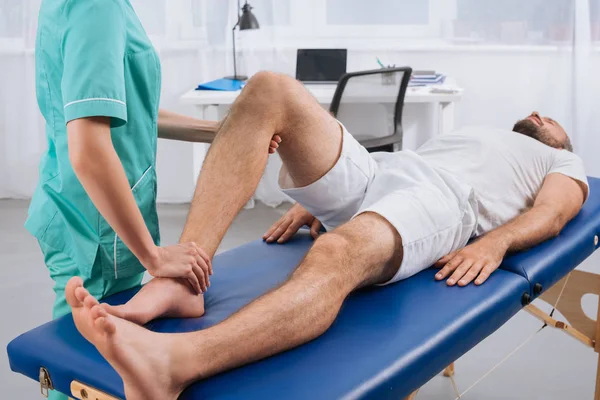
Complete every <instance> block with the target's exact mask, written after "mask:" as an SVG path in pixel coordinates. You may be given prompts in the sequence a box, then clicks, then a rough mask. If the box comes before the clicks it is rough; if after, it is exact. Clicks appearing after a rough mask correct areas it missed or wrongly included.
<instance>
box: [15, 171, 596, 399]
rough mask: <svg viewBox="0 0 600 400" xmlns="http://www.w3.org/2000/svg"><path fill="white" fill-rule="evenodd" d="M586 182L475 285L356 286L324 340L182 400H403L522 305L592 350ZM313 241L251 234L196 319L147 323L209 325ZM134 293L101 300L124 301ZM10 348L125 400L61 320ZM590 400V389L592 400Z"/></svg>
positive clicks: (591, 212) (90, 394)
mask: <svg viewBox="0 0 600 400" xmlns="http://www.w3.org/2000/svg"><path fill="white" fill-rule="evenodd" d="M590 186H591V193H592V196H591V197H590V199H589V200H588V201H587V203H586V204H585V206H584V208H583V209H582V211H581V212H580V214H579V215H578V216H577V217H576V218H575V219H574V220H573V221H571V222H570V223H569V225H568V226H567V227H566V228H565V229H564V230H563V231H562V232H561V234H560V235H559V236H558V237H556V238H554V239H551V240H549V241H547V242H545V243H542V244H541V245H539V246H537V247H535V248H533V249H530V250H528V251H526V252H522V253H519V254H515V255H512V256H509V257H507V258H506V260H505V261H504V263H503V264H502V266H501V268H500V269H499V270H497V271H496V272H495V273H494V274H493V275H492V277H491V278H490V279H489V280H488V282H486V283H485V284H484V285H482V286H480V287H476V286H474V285H469V286H468V287H465V288H459V287H448V286H446V284H445V283H444V282H436V281H435V280H434V278H433V275H434V273H435V271H434V270H431V269H430V270H425V271H423V272H421V273H419V274H418V275H416V276H414V277H413V278H411V279H408V280H405V281H402V282H399V283H397V284H394V285H390V286H386V287H383V288H372V289H366V290H362V291H358V292H356V293H354V294H352V295H351V296H350V297H349V298H348V299H347V301H346V302H345V304H344V306H343V308H342V311H341V313H340V315H339V317H338V318H337V320H336V321H335V323H334V324H333V326H332V327H331V329H330V330H328V331H327V332H326V333H325V334H324V335H323V336H321V337H319V338H318V339H316V340H314V341H312V342H310V343H308V344H305V345H303V346H301V347H298V348H296V349H293V350H291V351H288V352H285V353H283V354H279V355H276V356H273V357H270V358H268V359H265V360H263V361H260V362H256V363H253V364H250V365H247V366H245V367H241V368H237V369H235V370H232V371H229V372H226V373H222V374H220V375H217V376H215V377H212V378H210V379H207V380H204V381H201V382H197V383H196V384H194V385H192V386H191V387H189V388H188V389H187V390H186V391H185V392H184V393H183V395H182V397H181V398H182V399H184V400H185V399H240V398H244V399H308V398H310V399H336V398H345V399H355V398H371V399H386V398H394V399H398V398H403V397H404V398H412V397H413V396H414V394H415V393H416V391H417V390H418V389H419V387H421V386H422V385H423V384H425V383H426V382H427V381H428V380H429V379H431V378H432V377H433V376H435V375H436V374H438V373H439V372H440V371H442V370H444V369H447V372H449V373H451V372H452V371H451V370H450V369H449V368H447V367H449V366H451V365H452V363H453V362H454V361H455V360H456V359H458V358H459V357H460V356H461V355H463V354H464V353H466V352H467V351H468V350H469V349H471V348H472V347H473V346H475V345H476V344H477V343H479V342H481V341H482V340H483V339H484V338H486V337H487V336H488V335H490V334H491V333H493V332H494V331H495V330H497V329H498V328H499V327H500V326H501V325H503V324H504V323H505V322H506V321H508V320H509V319H510V318H511V317H512V316H513V315H514V314H516V313H517V312H518V311H519V310H521V309H523V308H524V307H525V308H526V309H527V310H528V311H529V312H530V313H532V314H533V315H534V316H536V317H537V318H539V319H541V320H543V321H544V322H545V323H546V324H548V325H549V326H552V327H555V328H559V329H562V330H564V331H565V332H566V333H568V334H570V335H572V336H573V337H574V338H576V339H578V340H580V341H582V342H583V343H585V344H586V345H588V346H590V347H592V348H595V350H596V352H598V351H599V350H600V349H599V345H600V340H598V339H600V333H599V332H600V329H598V325H597V321H592V320H589V319H588V318H587V317H585V315H584V314H583V311H581V309H580V308H581V307H580V306H579V309H577V307H574V306H573V304H580V302H579V303H578V301H579V299H580V297H581V296H583V294H585V292H593V293H600V278H599V276H598V275H596V274H591V273H586V272H581V271H573V269H574V268H575V267H577V266H578V265H579V264H580V263H581V262H582V261H583V260H584V259H585V258H587V257H588V256H590V255H591V254H592V253H593V252H594V251H595V250H596V249H597V248H598V235H600V195H598V193H600V179H595V178H590ZM311 243H312V240H311V239H310V237H309V236H308V235H307V234H306V233H300V234H298V235H296V237H295V238H294V239H293V240H292V241H291V242H290V243H288V244H285V245H267V244H265V243H263V242H262V241H256V242H252V243H249V244H247V245H244V246H241V247H238V248H236V249H234V250H231V251H228V252H225V253H222V254H220V255H218V256H217V257H215V260H214V267H215V271H217V272H216V274H215V275H214V276H213V277H212V285H211V288H210V291H209V292H208V293H207V294H206V315H205V316H203V317H202V318H199V319H188V320H176V319H175V320H157V321H154V322H152V323H150V324H149V325H148V328H149V329H151V330H154V331H157V332H186V331H194V330H199V329H205V328H207V327H209V326H212V325H214V324H217V323H218V322H220V321H222V320H224V319H225V318H227V317H228V316H229V315H231V314H232V313H233V312H235V311H236V310H238V309H240V308H241V307H242V306H244V305H245V304H248V303H249V302H251V301H252V300H253V299H255V298H256V297H258V296H260V295H261V294H263V293H265V292H266V291H268V290H269V289H271V288H273V287H275V286H277V285H279V284H280V283H282V282H283V281H284V280H285V279H286V277H287V276H288V275H289V274H290V273H291V272H292V270H293V269H294V267H295V266H296V264H297V263H298V262H299V261H300V260H301V258H302V257H303V256H304V254H305V253H306V251H307V250H308V249H309V248H310V246H311ZM571 271H573V272H571ZM569 277H570V278H569ZM559 281H560V282H559ZM565 281H568V282H569V284H568V285H565V284H564V283H565ZM547 289H549V290H547ZM137 290H139V288H138V289H134V290H130V291H126V292H123V293H120V294H117V295H115V296H112V297H110V298H108V299H106V301H107V302H109V303H112V304H120V303H123V302H125V301H127V300H128V299H129V298H130V297H131V296H132V295H133V294H134V293H136V291H137ZM540 295H542V296H546V297H543V298H544V299H545V300H547V301H549V302H551V303H552V304H555V301H556V300H557V299H558V298H561V297H562V299H567V300H569V301H563V302H560V303H559V304H558V306H557V308H558V309H559V311H561V312H562V313H563V315H565V317H566V318H567V319H568V320H571V318H570V316H572V321H571V325H567V324H566V323H564V322H560V321H556V320H555V319H553V317H551V316H550V315H547V314H545V313H543V312H542V311H540V310H539V309H538V308H536V307H534V306H532V305H529V303H530V302H531V301H532V300H533V299H535V298H537V297H539V296H540ZM562 304H564V306H562V308H561V305H562ZM8 355H9V359H10V365H11V368H12V370H13V371H15V372H18V373H21V374H24V375H26V376H28V377H30V378H32V379H34V380H40V381H41V385H42V388H48V387H53V388H54V389H56V390H58V391H60V392H63V393H67V394H70V395H71V396H73V397H76V398H79V399H81V398H83V399H99V400H103V399H113V398H124V394H123V385H122V381H121V379H120V378H119V376H118V375H117V373H116V372H115V371H114V370H113V369H112V368H111V367H110V365H109V364H108V363H107V362H106V361H105V360H104V359H103V358H102V356H101V355H100V354H99V353H98V352H97V351H96V349H95V348H94V347H93V346H92V345H91V344H89V343H88V342H87V341H86V340H85V339H83V337H82V336H80V334H79V333H78V332H77V330H76V329H75V326H74V324H73V320H72V318H71V316H70V315H69V316H65V317H63V318H60V319H58V320H55V321H52V322H49V323H47V324H44V325H42V326H40V327H38V328H36V329H33V330H31V331H29V332H27V333H25V334H23V335H21V336H19V337H18V338H16V339H14V340H13V341H12V342H11V343H10V344H9V345H8ZM599 377H600V375H599ZM149 378H151V377H149ZM599 379H600V378H599ZM597 387H598V386H597ZM599 396H600V393H599V392H598V389H597V391H596V399H599V398H600V397H599Z"/></svg>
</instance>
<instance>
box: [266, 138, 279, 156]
mask: <svg viewBox="0 0 600 400" xmlns="http://www.w3.org/2000/svg"><path fill="white" fill-rule="evenodd" d="M279 143H281V137H280V136H279V135H274V136H273V137H272V138H271V143H269V154H273V153H275V152H276V151H277V149H278V148H279Z"/></svg>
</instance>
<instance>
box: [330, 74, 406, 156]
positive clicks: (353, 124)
mask: <svg viewBox="0 0 600 400" xmlns="http://www.w3.org/2000/svg"><path fill="white" fill-rule="evenodd" d="M411 74H412V68H410V67H397V68H396V67H394V68H382V69H376V70H371V71H359V72H350V73H347V74H345V75H343V76H342V77H341V78H340V80H339V82H338V84H337V88H336V90H335V94H334V95H333V99H332V101H331V107H330V109H329V110H330V111H331V113H332V114H333V115H334V116H335V117H336V118H337V119H338V120H340V122H342V123H343V124H344V125H345V126H346V128H348V131H349V132H350V133H352V135H354V137H356V138H357V139H358V141H359V142H361V144H363V146H365V147H366V148H367V149H370V150H373V149H375V148H377V149H378V150H386V149H391V148H392V147H393V145H400V146H401V144H402V109H403V107H404V97H405V95H406V89H407V87H408V82H409V81H410V77H411ZM392 116H393V119H392V118H391V117H392Z"/></svg>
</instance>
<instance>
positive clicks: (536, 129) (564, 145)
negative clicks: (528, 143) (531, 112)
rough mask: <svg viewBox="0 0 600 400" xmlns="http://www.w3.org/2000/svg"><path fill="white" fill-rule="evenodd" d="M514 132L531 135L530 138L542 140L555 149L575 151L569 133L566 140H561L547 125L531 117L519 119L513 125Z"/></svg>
mask: <svg viewBox="0 0 600 400" xmlns="http://www.w3.org/2000/svg"><path fill="white" fill-rule="evenodd" d="M513 132H518V133H521V134H523V135H525V136H529V137H530V138H532V139H535V140H537V141H540V142H542V143H544V144H546V145H548V146H550V147H554V148H555V149H565V150H568V151H571V152H572V151H573V145H572V144H571V139H569V136H568V135H567V136H566V139H565V141H564V142H561V141H559V140H557V139H556V138H555V137H554V136H552V135H551V134H550V132H548V129H547V128H546V127H544V126H538V125H536V124H535V123H533V121H531V120H529V119H522V120H520V121H517V123H516V124H515V126H513Z"/></svg>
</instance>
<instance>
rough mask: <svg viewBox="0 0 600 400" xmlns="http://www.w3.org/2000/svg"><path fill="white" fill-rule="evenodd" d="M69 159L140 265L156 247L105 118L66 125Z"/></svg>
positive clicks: (89, 192)
mask: <svg viewBox="0 0 600 400" xmlns="http://www.w3.org/2000/svg"><path fill="white" fill-rule="evenodd" d="M67 132H68V141H69V158H70V161H71V164H72V166H73V170H74V171H75V174H76V175H77V178H78V179H79V181H80V182H81V184H82V185H83V187H84V189H85V191H86V192H87V194H88V196H89V197H90V199H91V200H92V202H93V203H94V205H95V206H96V208H97V209H98V211H100V213H101V214H102V216H103V217H104V218H105V219H106V221H107V222H108V223H109V224H110V226H111V227H112V228H113V229H114V231H115V232H116V233H117V235H118V236H119V237H120V238H121V240H122V241H123V242H124V243H125V245H127V247H128V248H129V249H130V250H131V251H132V253H133V254H134V255H135V256H136V257H137V258H138V259H139V260H140V262H141V263H142V264H143V265H145V266H146V265H149V263H151V262H152V259H153V258H154V257H156V251H157V247H156V246H155V244H154V241H153V239H152V236H151V235H150V232H149V231H148V228H147V227H146V223H145V222H144V218H143V217H142V213H141V212H140V209H139V208H138V206H137V204H136V202H135V199H134V197H133V193H132V192H131V188H130V186H129V181H128V180H127V175H126V174H125V170H124V169H123V165H122V164H121V160H120V159H119V156H118V155H117V153H116V151H115V149H114V147H113V144H112V140H111V136H110V123H109V120H108V118H85V119H79V120H74V121H71V122H69V123H68V125H67Z"/></svg>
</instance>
